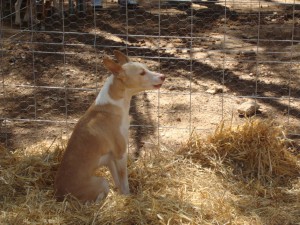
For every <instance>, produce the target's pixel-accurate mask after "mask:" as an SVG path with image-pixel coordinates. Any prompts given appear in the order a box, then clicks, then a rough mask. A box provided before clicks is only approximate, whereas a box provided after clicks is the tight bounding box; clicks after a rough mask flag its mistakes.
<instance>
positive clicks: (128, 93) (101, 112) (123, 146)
mask: <svg viewBox="0 0 300 225" xmlns="http://www.w3.org/2000/svg"><path fill="white" fill-rule="evenodd" d="M114 55H115V57H116V59H117V62H115V61H114V60H112V59H111V58H109V57H108V56H105V57H104V59H103V64H104V66H105V67H106V69H108V71H110V72H111V73H112V75H111V76H110V77H108V78H107V80H106V82H105V83H104V85H103V87H102V89H101V91H100V92H99V94H98V96H97V98H96V101H95V102H94V103H93V104H92V106H91V107H90V108H89V109H88V110H87V111H86V112H85V114H84V115H83V116H82V117H81V119H80V120H79V121H78V123H77V124H76V126H75V128H74V130H73V133H72V135H71V137H70V139H69V142H68V145H67V148H66V151H65V152H64V155H63V158H62V161H61V164H60V166H59V168H58V171H57V175H56V178H55V184H54V189H55V196H56V198H57V200H59V201H61V200H63V199H64V198H65V196H66V195H68V194H71V195H73V196H74V197H76V198H77V199H78V200H80V201H81V202H83V203H86V202H98V201H100V200H102V199H103V198H105V197H106V196H107V194H108V192H109V185H108V182H107V180H106V179H104V178H103V177H97V176H95V174H94V173H95V170H96V169H97V168H99V167H101V166H106V167H108V169H109V171H110V173H111V175H112V178H113V181H114V184H115V187H116V188H117V189H118V190H119V192H120V193H121V194H124V195H128V194H130V191H129V184H128V172H127V142H128V132H129V125H130V121H129V108H130V100H131V98H132V96H133V95H135V94H137V93H139V92H141V91H145V90H150V89H159V88H160V87H161V86H162V84H163V82H164V80H165V76H164V75H163V74H160V73H157V72H153V71H150V70H149V69H148V68H147V67H146V66H145V65H144V64H142V63H139V62H132V61H130V59H129V58H128V57H127V56H126V55H124V54H123V53H122V52H120V51H117V50H115V51H114Z"/></svg>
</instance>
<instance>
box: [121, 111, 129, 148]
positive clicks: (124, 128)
mask: <svg viewBox="0 0 300 225" xmlns="http://www.w3.org/2000/svg"><path fill="white" fill-rule="evenodd" d="M129 125H130V118H129V115H123V117H122V120H121V125H120V132H121V134H122V136H123V137H124V139H125V141H126V143H127V139H128V133H129Z"/></svg>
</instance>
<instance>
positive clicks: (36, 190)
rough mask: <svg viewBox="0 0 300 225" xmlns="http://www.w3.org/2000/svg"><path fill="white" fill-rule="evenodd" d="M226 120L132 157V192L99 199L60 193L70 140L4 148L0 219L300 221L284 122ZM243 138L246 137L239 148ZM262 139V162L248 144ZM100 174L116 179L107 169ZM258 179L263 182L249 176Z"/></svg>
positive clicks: (32, 221)
mask: <svg viewBox="0 0 300 225" xmlns="http://www.w3.org/2000/svg"><path fill="white" fill-rule="evenodd" d="M222 126H223V125H222ZM222 126H221V127H219V129H218V130H217V131H216V132H215V134H214V135H212V136H211V137H210V138H208V139H207V140H201V141H200V139H198V138H195V137H194V138H191V139H190V140H189V142H188V145H187V146H185V149H186V150H185V151H183V150H181V151H180V152H179V153H178V152H173V151H170V150H168V149H167V148H165V149H159V150H152V153H151V157H146V156H145V157H141V158H139V159H138V160H136V161H129V183H130V188H131V193H132V195H130V196H121V195H119V194H118V193H117V192H116V191H115V190H114V189H113V188H112V190H111V192H110V194H109V196H108V197H107V198H106V199H105V200H104V201H103V202H101V203H99V204H88V205H82V204H80V203H79V202H78V201H77V200H76V199H72V198H71V197H70V198H69V199H68V200H67V201H64V202H56V201H55V199H54V198H53V178H54V176H55V171H56V170H57V166H58V162H59V161H60V159H61V155H62V152H63V149H64V147H62V146H58V145H57V146H55V144H53V145H52V144H51V145H50V147H49V145H44V144H40V145H38V146H37V147H34V148H30V149H25V150H17V151H15V152H8V151H7V150H6V149H4V148H0V166H1V167H0V209H1V211H0V213H1V214H0V224H249V225H250V224H251V225H252V224H254V225H255V224H268V225H272V224H274V225H275V224H276V225H282V224H297V222H299V220H298V219H299V213H300V207H299V202H298V201H299V192H300V187H299V186H300V185H299V182H297V180H293V182H292V179H293V178H294V177H295V176H296V175H297V174H296V172H295V171H296V168H297V165H296V159H295V157H293V156H291V155H289V154H288V153H286V152H285V151H286V148H285V145H284V143H283V140H282V139H281V138H280V136H281V130H280V128H278V127H276V126H275V127H274V125H272V126H271V125H270V124H269V123H267V124H264V123H261V122H257V121H256V122H253V121H252V122H247V123H246V124H245V125H243V126H240V127H239V128H237V129H233V128H230V129H229V128H226V127H225V126H223V127H222ZM247 127H248V128H247ZM251 127H252V128H251ZM267 127H269V128H270V127H271V128H276V129H277V130H276V129H273V131H274V132H275V133H274V134H273V133H272V132H270V131H266V130H264V128H267ZM250 129H255V130H256V132H257V133H260V135H262V133H263V134H268V135H267V136H268V137H262V136H259V137H260V139H259V142H258V140H257V139H256V138H257V137H258V135H255V133H253V131H250ZM223 132H225V133H223ZM243 132H245V133H243ZM225 134H226V135H225ZM235 135H238V138H237V137H234V136H235ZM242 135H245V136H247V138H245V137H244V138H243V137H241V136H242ZM225 136H226V138H225ZM221 137H223V138H221ZM251 138H254V140H252V141H251ZM265 138H267V139H265ZM273 138H274V139H275V140H273ZM237 139H239V140H240V141H237ZM246 141H248V142H246ZM253 141H254V142H253ZM273 142H276V143H277V142H278V143H277V144H274V143H273ZM236 143H242V145H241V146H243V148H241V149H243V151H241V152H240V153H239V151H238V150H237V146H235V144H236ZM255 143H256V144H255ZM258 143H260V144H259V145H258ZM261 143H265V144H268V146H272V149H273V150H270V149H269V151H270V152H269V153H267V155H268V154H269V155H270V156H268V157H267V158H264V157H262V156H260V155H265V153H260V155H259V154H258V156H259V157H261V158H260V164H257V163H254V162H252V161H251V160H253V161H254V158H253V159H251V158H249V156H245V155H244V154H246V153H247V152H248V151H246V150H245V148H246V147H247V146H256V147H257V146H260V145H261ZM203 146H206V147H203ZM234 146H235V147H234ZM274 146H275V147H274ZM280 146H281V148H279V147H280ZM221 149H222V150H221ZM187 150H188V151H187ZM275 150H276V151H279V153H274V152H273V151H275ZM149 151H150V150H149ZM218 151H220V152H218ZM260 151H263V149H261V150H260ZM283 152H284V153H283ZM277 154H279V155H277ZM251 156H252V154H251ZM279 156H280V157H281V160H279V159H277V157H279ZM247 157H248V158H247ZM252 157H257V156H256V155H255V154H254V153H253V156H252ZM274 157H276V159H274ZM189 158H191V159H189ZM245 158H247V159H248V161H247V160H246V161H245V160H244V159H245ZM219 159H221V161H220V160H219ZM269 160H271V161H272V162H271V163H270V162H269ZM274 160H275V161H274ZM282 160H285V161H284V163H282ZM239 165H240V166H241V167H240V168H239V167H238V166H239ZM270 165H271V166H272V170H271V171H270ZM285 166H288V167H289V168H285ZM262 167H265V168H264V169H262ZM230 168H233V169H232V170H236V171H234V173H233V171H232V170H230ZM237 168H239V169H237ZM252 169H253V171H255V172H251V171H250V170H252ZM243 171H244V172H243ZM97 173H98V174H99V175H101V176H106V177H108V178H109V179H110V180H111V178H110V175H109V173H108V172H107V171H106V170H101V171H98V172H97ZM278 174H279V176H287V177H288V178H289V179H284V180H286V181H287V180H290V181H291V182H289V183H288V184H287V183H286V184H285V185H281V186H279V183H280V182H279V183H278V186H276V187H275V186H274V183H273V187H272V188H271V189H270V187H269V186H265V185H263V183H265V182H266V183H268V184H269V182H270V181H272V182H274V181H277V179H276V176H277V175H278ZM232 176H234V177H233V178H232ZM269 177H270V178H269ZM252 178H253V179H257V180H259V181H262V182H258V183H255V182H252V183H246V182H245V180H247V179H248V180H249V181H250V180H251V179H252ZM279 180H282V179H281V178H280V179H279ZM111 186H112V185H111ZM270 190H272V191H270Z"/></svg>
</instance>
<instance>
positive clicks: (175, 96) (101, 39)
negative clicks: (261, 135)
mask: <svg viewBox="0 0 300 225" xmlns="http://www.w3.org/2000/svg"><path fill="white" fill-rule="evenodd" d="M250 2H251V3H247V1H246V2H243V1H227V4H226V5H225V4H224V2H218V1H216V2H211V3H207V2H205V1H203V2H199V3H197V4H196V3H195V4H193V5H192V8H181V7H179V8H169V7H163V8H161V9H160V10H159V9H157V8H151V9H150V8H139V9H134V10H129V11H128V13H126V9H121V8H119V7H118V6H117V4H115V3H106V4H105V5H104V8H103V9H102V10H101V11H98V12H95V14H94V13H86V14H76V15H68V14H66V15H65V18H64V19H62V18H61V17H60V16H58V14H57V13H51V12H49V17H47V18H45V20H44V21H43V22H42V24H43V26H45V28H43V27H42V28H41V26H40V25H36V26H34V29H33V30H32V29H29V27H28V26H27V25H24V26H22V27H18V26H15V25H12V19H13V17H7V18H6V19H5V20H3V22H2V24H1V28H0V32H1V39H0V40H1V42H0V43H1V56H0V62H1V69H0V73H1V88H0V95H1V102H2V103H1V105H0V115H1V116H0V125H1V127H0V129H1V134H0V140H1V143H2V144H4V145H5V146H7V147H8V148H10V149H16V148H25V147H29V146H30V145H35V144H37V143H39V142H43V141H46V142H48V143H49V145H51V144H53V143H54V142H55V141H56V140H60V139H61V138H63V139H67V138H68V137H69V134H70V132H71V131H72V127H73V126H74V123H76V121H77V120H78V118H80V116H81V115H82V114H83V113H84V111H85V110H86V109H87V108H88V107H89V105H90V104H91V103H92V102H93V101H94V100H95V98H96V95H97V93H98V92H99V90H100V88H101V86H102V84H103V82H104V81H105V78H106V77H107V76H108V73H107V71H106V70H105V69H104V68H103V66H102V64H101V58H102V57H103V55H104V54H110V55H112V51H113V50H114V49H120V50H122V51H124V52H125V53H128V55H129V56H131V57H132V59H133V60H137V61H140V62H144V63H146V64H147V65H148V66H149V68H150V69H152V70H156V71H160V72H161V73H164V74H166V76H167V79H166V82H165V84H164V85H163V87H162V88H161V89H160V91H147V92H144V93H141V94H139V95H137V96H136V97H134V98H133V101H132V107H131V110H130V114H131V116H132V126H131V138H130V146H129V149H130V150H131V151H135V152H138V153H139V152H142V151H144V150H145V151H150V150H151V149H152V148H154V147H155V146H157V144H158V143H159V144H161V146H166V147H168V148H176V147H179V146H180V145H181V144H182V142H185V141H186V140H187V138H188V137H189V135H190V134H191V132H193V131H194V130H196V132H197V133H199V134H200V135H203V136H205V135H207V134H209V133H211V132H212V131H213V130H214V129H215V127H216V125H217V124H218V123H219V122H220V121H221V120H222V119H226V120H229V121H230V120H232V121H233V122H234V123H235V124H239V123H241V122H243V121H244V120H245V118H242V117H239V115H238V113H237V110H236V108H237V106H238V105H239V104H241V103H242V102H243V101H246V100H247V99H249V98H251V97H253V96H257V97H258V98H257V99H256V101H257V103H258V104H260V105H261V109H260V112H259V113H258V114H257V116H258V117H262V118H269V117H271V118H274V119H275V120H276V121H278V122H279V123H280V124H282V125H283V126H286V127H287V128H288V129H289V134H290V136H289V137H291V138H293V139H294V140H295V141H296V142H297V141H298V142H299V134H300V88H299V87H300V79H299V78H300V72H299V71H300V19H299V18H300V6H299V4H296V5H295V6H293V5H290V4H276V2H278V1H261V2H262V3H261V4H260V5H258V3H253V2H252V1H250ZM213 92H216V93H213Z"/></svg>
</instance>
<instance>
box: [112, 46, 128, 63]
mask: <svg viewBox="0 0 300 225" xmlns="http://www.w3.org/2000/svg"><path fill="white" fill-rule="evenodd" d="M114 54H115V57H116V59H117V61H118V63H120V64H121V65H123V64H125V63H128V62H130V59H129V58H128V57H127V56H126V55H124V54H123V53H122V52H120V51H118V50H114Z"/></svg>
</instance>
